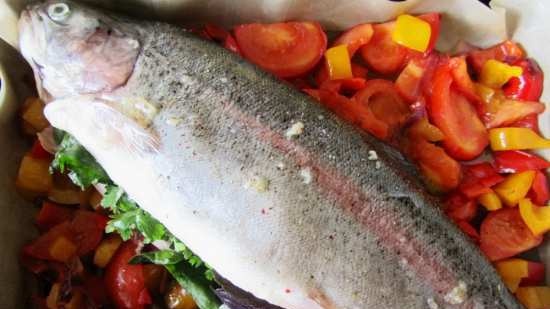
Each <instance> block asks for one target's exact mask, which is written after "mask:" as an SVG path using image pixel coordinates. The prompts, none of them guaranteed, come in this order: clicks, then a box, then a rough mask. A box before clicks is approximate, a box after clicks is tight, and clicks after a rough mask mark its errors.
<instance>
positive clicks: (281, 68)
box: [235, 22, 327, 78]
mask: <svg viewBox="0 0 550 309" xmlns="http://www.w3.org/2000/svg"><path fill="white" fill-rule="evenodd" d="M235 39H236V40H237V44H238V46H239V49H240V51H241V53H242V54H243V56H244V57H245V58H246V59H248V60H250V61H251V62H253V63H255V64H257V65H258V66H260V67H262V68H263V69H264V70H266V71H269V72H271V73H273V74H275V75H277V76H279V77H282V78H285V77H296V76H300V75H302V74H305V73H307V72H308V71H309V70H311V69H312V68H314V67H315V65H316V64H317V63H318V62H319V60H320V59H321V58H322V57H323V54H324V53H325V50H326V47H327V37H326V35H325V32H324V31H323V29H322V28H321V26H320V25H319V24H318V23H314V22H287V23H274V24H258V23H254V24H243V25H239V26H237V27H235Z"/></svg>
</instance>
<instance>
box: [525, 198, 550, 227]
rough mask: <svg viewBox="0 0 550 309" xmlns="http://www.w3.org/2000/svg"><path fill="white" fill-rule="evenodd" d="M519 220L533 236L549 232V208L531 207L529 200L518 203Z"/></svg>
mask: <svg viewBox="0 0 550 309" xmlns="http://www.w3.org/2000/svg"><path fill="white" fill-rule="evenodd" d="M519 213H520V215H521V218H522V219H523V221H524V222H525V224H526V225H527V227H529V229H530V230H531V232H533V234H535V235H542V234H544V233H546V232H548V231H550V207H549V206H543V207H540V206H536V205H533V203H532V202H531V200H530V199H522V200H521V201H519Z"/></svg>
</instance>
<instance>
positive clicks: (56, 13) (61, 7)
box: [48, 2, 71, 21]
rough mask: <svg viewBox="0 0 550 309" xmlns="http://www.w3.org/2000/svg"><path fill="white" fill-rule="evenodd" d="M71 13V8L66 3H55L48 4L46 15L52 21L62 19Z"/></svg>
mask: <svg viewBox="0 0 550 309" xmlns="http://www.w3.org/2000/svg"><path fill="white" fill-rule="evenodd" d="M70 14H71V8H69V5H68V4H66V3H62V2H61V3H55V4H51V5H50V6H48V16H49V17H50V18H51V19H52V20H53V21H64V20H66V19H67V17H69V15H70Z"/></svg>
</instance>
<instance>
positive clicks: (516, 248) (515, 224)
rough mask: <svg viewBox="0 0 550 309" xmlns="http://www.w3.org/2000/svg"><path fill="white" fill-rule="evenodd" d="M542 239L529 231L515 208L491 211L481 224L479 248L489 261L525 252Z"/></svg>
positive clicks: (538, 243)
mask: <svg viewBox="0 0 550 309" xmlns="http://www.w3.org/2000/svg"><path fill="white" fill-rule="evenodd" d="M542 239H543V237H542V235H541V236H535V235H533V233H532V232H531V231H530V230H529V228H528V227H527V225H526V224H525V223H524V222H523V219H522V218H521V215H520V214H519V209H518V208H517V207H516V208H503V209H499V210H496V211H491V212H490V213H489V214H488V215H487V217H486V218H485V219H484V220H483V222H482V223H481V229H480V248H481V251H483V253H485V255H486V256H487V257H488V258H489V260H491V261H497V260H501V259H504V258H508V257H512V256H514V255H516V254H519V253H522V252H525V251H527V250H529V249H531V248H534V247H536V246H538V245H540V243H541V242H542Z"/></svg>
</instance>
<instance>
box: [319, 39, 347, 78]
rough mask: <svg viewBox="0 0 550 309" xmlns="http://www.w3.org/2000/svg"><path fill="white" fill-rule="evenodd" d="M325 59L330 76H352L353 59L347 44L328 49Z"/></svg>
mask: <svg viewBox="0 0 550 309" xmlns="http://www.w3.org/2000/svg"><path fill="white" fill-rule="evenodd" d="M325 60H326V62H325V63H326V66H327V71H328V75H329V78H330V79H331V80H334V79H345V78H352V77H353V74H352V72H351V61H350V56H349V54H348V48H347V47H346V45H338V46H335V47H331V48H329V49H327V51H326V52H325Z"/></svg>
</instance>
